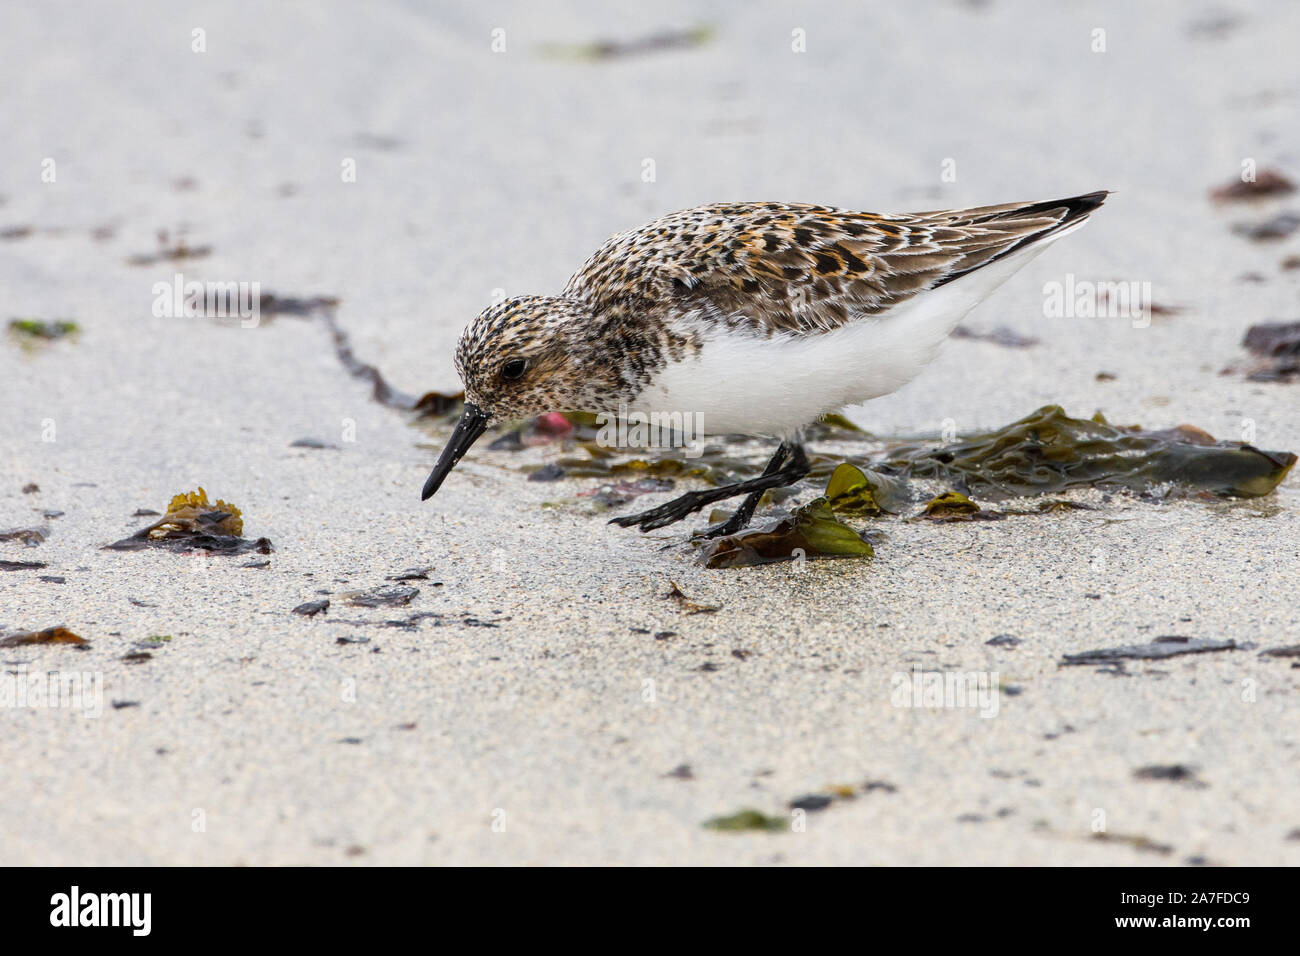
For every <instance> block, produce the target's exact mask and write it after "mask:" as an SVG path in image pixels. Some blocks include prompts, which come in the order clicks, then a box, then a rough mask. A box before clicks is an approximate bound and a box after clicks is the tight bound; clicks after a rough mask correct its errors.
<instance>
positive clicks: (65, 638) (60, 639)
mask: <svg viewBox="0 0 1300 956" xmlns="http://www.w3.org/2000/svg"><path fill="white" fill-rule="evenodd" d="M89 643H90V642H89V641H87V640H86V639H85V638H84V637H79V636H77V635H76V634H73V633H72V632H71V631H70V630H68V629H67V628H66V627H47V628H46V629H45V630H43V631H16V632H14V633H11V634H6V635H4V636H3V637H0V647H25V646H26V645H28V644H89Z"/></svg>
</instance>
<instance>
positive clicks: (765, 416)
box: [630, 233, 1063, 438]
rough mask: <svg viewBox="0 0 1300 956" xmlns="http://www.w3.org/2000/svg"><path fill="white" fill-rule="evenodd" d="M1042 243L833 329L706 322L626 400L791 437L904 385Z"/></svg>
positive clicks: (720, 426) (743, 430) (716, 431)
mask: <svg viewBox="0 0 1300 956" xmlns="http://www.w3.org/2000/svg"><path fill="white" fill-rule="evenodd" d="M1062 234H1063V233H1062ZM1053 238H1055V237H1053ZM1048 244H1049V243H1048V242H1041V243H1038V244H1036V245H1034V246H1032V247H1030V248H1029V249H1027V250H1025V251H1024V252H1021V253H1019V254H1017V255H1015V256H1010V257H1008V258H1007V259H1005V260H1001V261H999V262H995V263H993V264H991V265H989V266H986V267H985V268H983V269H980V270H979V271H978V272H975V273H972V274H971V275H968V276H963V277H961V278H959V279H956V280H954V281H953V282H950V283H948V284H947V285H943V286H940V287H939V288H938V289H934V290H933V291H928V292H922V293H920V294H919V295H917V296H915V297H913V298H912V299H909V300H908V301H906V302H904V303H903V304H901V305H899V306H897V307H895V308H894V309H892V310H890V311H889V312H886V313H885V314H883V315H881V316H876V317H874V318H867V317H864V318H860V319H856V320H854V321H850V322H848V323H847V324H845V325H843V326H841V327H840V328H838V329H835V330H834V331H831V332H820V333H810V334H805V335H792V334H783V335H775V336H773V337H771V338H761V337H758V336H753V335H748V334H744V333H737V332H727V331H725V330H721V329H718V328H717V327H716V326H714V327H712V328H702V329H701V331H703V333H704V334H703V344H702V347H701V349H700V350H699V352H697V353H696V354H695V356H693V357H692V358H689V359H687V360H686V361H683V362H679V363H675V364H673V365H670V366H668V367H667V368H665V369H664V370H663V371H661V372H660V373H659V374H658V375H657V376H656V377H655V379H654V381H653V382H651V384H650V385H649V386H648V387H647V388H646V389H645V390H644V391H642V393H641V394H640V395H639V396H637V398H636V399H635V400H634V402H633V403H632V404H631V405H630V407H631V408H633V409H636V410H640V411H646V412H659V413H661V414H663V413H672V412H680V413H683V414H694V415H696V416H698V417H697V419H696V421H697V422H698V424H699V426H700V428H701V429H702V430H703V432H704V434H707V435H722V434H727V433H738V434H746V435H770V436H774V437H778V438H784V437H788V436H790V435H791V434H793V433H794V432H795V431H796V430H797V429H799V428H801V427H802V426H804V425H806V424H808V423H809V422H812V421H815V420H816V419H817V418H818V417H819V416H821V415H823V414H825V413H826V412H832V411H835V410H837V409H840V408H843V407H844V406H846V405H855V404H858V403H859V402H865V401H868V400H869V399H872V398H878V397H879V396H881V395H888V394H889V393H890V392H893V391H895V390H896V389H899V388H901V387H902V386H903V385H906V384H907V383H908V382H910V381H911V380H912V379H913V378H915V377H916V376H917V375H918V374H919V373H920V372H921V370H922V369H924V368H925V367H926V366H927V365H928V364H930V362H932V361H933V360H934V357H935V356H936V355H937V354H938V352H939V348H940V347H941V346H942V345H943V342H944V340H945V339H947V337H948V335H949V333H950V332H952V330H953V328H955V327H956V325H957V323H958V322H960V321H961V320H962V318H963V317H964V316H965V315H966V313H967V312H969V311H970V310H971V309H972V308H974V307H975V306H976V305H978V304H979V303H980V302H981V301H983V300H984V299H985V298H986V297H987V296H988V295H989V293H991V292H992V291H993V290H994V289H995V288H997V287H998V286H999V285H1001V284H1002V283H1003V282H1005V281H1006V279H1007V278H1009V277H1010V276H1011V275H1012V274H1013V273H1014V272H1015V271H1016V270H1018V269H1019V268H1020V267H1021V266H1023V265H1024V264H1025V263H1026V262H1027V261H1028V260H1029V259H1030V258H1032V257H1033V256H1034V255H1036V254H1037V253H1038V252H1040V251H1042V248H1043V247H1045V246H1046V245H1048ZM697 328H698V327H697Z"/></svg>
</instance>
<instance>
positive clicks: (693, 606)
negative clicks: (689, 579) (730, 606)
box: [664, 581, 722, 614]
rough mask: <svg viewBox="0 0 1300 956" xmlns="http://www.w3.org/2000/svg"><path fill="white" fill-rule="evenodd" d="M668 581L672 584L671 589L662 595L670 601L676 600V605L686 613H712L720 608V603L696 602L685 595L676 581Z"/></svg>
mask: <svg viewBox="0 0 1300 956" xmlns="http://www.w3.org/2000/svg"><path fill="white" fill-rule="evenodd" d="M668 583H669V584H671V585H672V590H670V591H669V592H668V593H667V594H665V595H664V597H666V598H668V600H670V601H676V602H677V606H678V607H680V608H681V609H682V610H683V611H685V612H686V613H687V614H712V613H713V612H715V611H720V610H721V609H722V605H720V604H697V603H695V602H694V601H692V600H691V599H690V598H688V597H687V596H686V594H685V592H683V591H682V589H681V588H680V587H679V586H678V585H677V582H676V581H669V582H668Z"/></svg>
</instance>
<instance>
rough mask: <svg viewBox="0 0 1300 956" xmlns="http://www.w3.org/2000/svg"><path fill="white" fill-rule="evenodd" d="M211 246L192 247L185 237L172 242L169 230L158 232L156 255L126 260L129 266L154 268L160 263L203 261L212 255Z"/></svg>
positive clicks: (132, 257) (139, 256) (179, 237)
mask: <svg viewBox="0 0 1300 956" xmlns="http://www.w3.org/2000/svg"><path fill="white" fill-rule="evenodd" d="M211 253H212V247H211V246H191V245H190V244H189V243H188V242H186V240H185V236H184V235H180V236H177V238H176V241H175V242H172V241H171V240H170V238H169V235H168V233H167V230H165V229H161V230H159V231H158V251H157V252H155V253H140V254H138V255H134V256H130V257H129V258H128V259H127V260H126V264H127V265H129V266H152V265H157V264H158V263H160V262H182V261H184V260H187V259H202V258H204V257H205V256H208V255H211Z"/></svg>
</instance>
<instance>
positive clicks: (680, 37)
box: [542, 26, 713, 61]
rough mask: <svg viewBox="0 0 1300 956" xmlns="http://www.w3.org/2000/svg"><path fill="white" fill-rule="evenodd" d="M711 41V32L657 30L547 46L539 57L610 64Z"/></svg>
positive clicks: (706, 29)
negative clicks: (631, 37) (628, 36)
mask: <svg viewBox="0 0 1300 956" xmlns="http://www.w3.org/2000/svg"><path fill="white" fill-rule="evenodd" d="M712 39H713V28H712V27H709V26H698V27H691V28H689V29H685V30H671V29H670V30H660V31H658V32H656V33H651V34H649V35H648V36H644V37H638V38H637V39H635V40H593V41H592V42H590V43H577V44H559V43H552V44H547V45H546V46H544V47H543V48H542V55H543V56H546V57H550V58H552V59H559V60H593V61H594V60H613V59H618V58H621V57H625V56H632V55H634V54H643V53H655V52H659V51H663V50H684V49H689V48H691V47H697V46H703V45H704V44H706V43H708V42H709V41H710V40H712Z"/></svg>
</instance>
